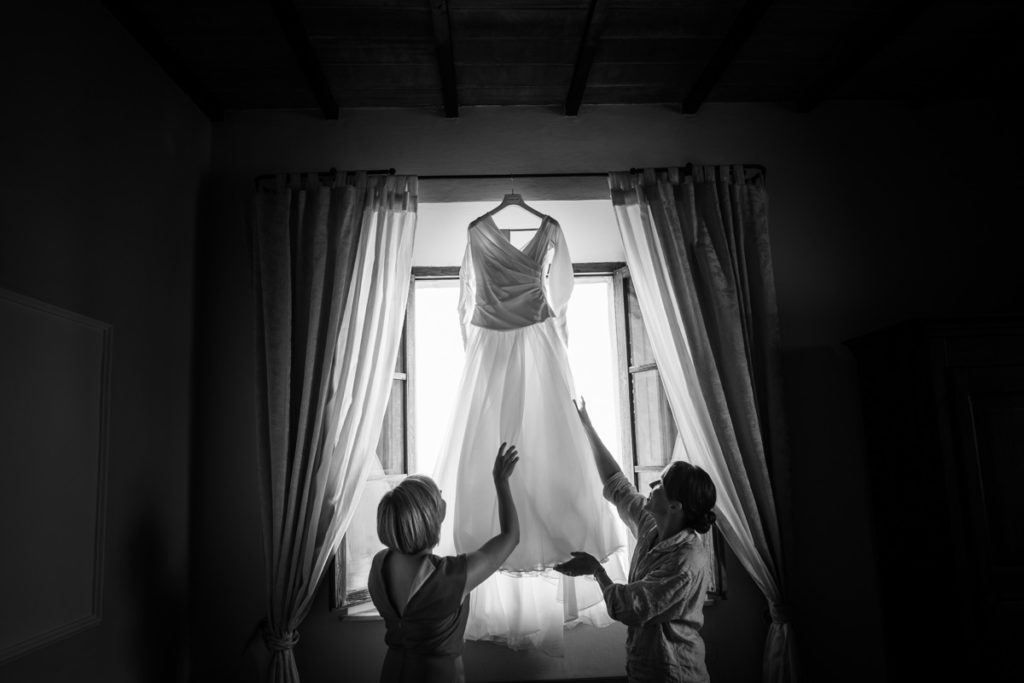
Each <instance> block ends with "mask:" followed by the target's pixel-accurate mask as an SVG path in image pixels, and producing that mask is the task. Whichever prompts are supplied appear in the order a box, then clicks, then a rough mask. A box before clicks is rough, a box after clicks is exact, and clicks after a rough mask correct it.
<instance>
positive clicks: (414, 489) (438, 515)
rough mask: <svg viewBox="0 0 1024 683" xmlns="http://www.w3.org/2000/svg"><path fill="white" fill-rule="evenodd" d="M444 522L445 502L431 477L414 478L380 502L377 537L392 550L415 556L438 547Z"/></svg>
mask: <svg viewBox="0 0 1024 683" xmlns="http://www.w3.org/2000/svg"><path fill="white" fill-rule="evenodd" d="M443 519H444V500H442V498H441V491H440V489H438V488H437V484H435V483H434V480H433V479H431V478H430V477H426V476H423V475H422V474H413V475H410V476H408V477H406V478H405V479H403V480H402V481H401V483H399V484H398V486H396V487H395V488H393V489H391V490H390V491H388V492H387V493H385V494H384V496H383V497H382V498H381V499H380V504H379V505H378V506H377V536H378V538H380V542H381V543H383V544H384V545H386V546H387V547H388V548H391V549H392V550H397V551H398V552H400V553H405V554H406V555H415V554H416V553H419V552H423V551H424V550H428V549H430V548H433V547H434V546H435V545H437V543H438V541H439V540H440V538H441V521H442V520H443Z"/></svg>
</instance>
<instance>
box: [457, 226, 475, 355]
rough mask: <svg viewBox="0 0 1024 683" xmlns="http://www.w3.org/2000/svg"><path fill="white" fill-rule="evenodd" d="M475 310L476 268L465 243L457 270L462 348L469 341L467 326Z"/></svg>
mask: <svg viewBox="0 0 1024 683" xmlns="http://www.w3.org/2000/svg"><path fill="white" fill-rule="evenodd" d="M475 308H476V268H474V267H473V251H472V248H471V245H470V244H469V242H468V241H467V242H466V253H465V254H464V255H463V257H462V267H461V268H460V269H459V325H460V326H461V328H462V347H463V348H465V347H466V344H467V343H468V340H469V325H470V323H471V322H472V321H473V311H474V309H475Z"/></svg>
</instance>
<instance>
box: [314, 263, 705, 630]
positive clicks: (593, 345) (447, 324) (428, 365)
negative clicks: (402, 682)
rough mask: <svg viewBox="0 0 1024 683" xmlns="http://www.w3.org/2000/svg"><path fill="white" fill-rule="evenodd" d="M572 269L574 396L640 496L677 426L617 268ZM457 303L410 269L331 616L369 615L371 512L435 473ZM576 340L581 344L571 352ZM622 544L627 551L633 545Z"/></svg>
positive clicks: (428, 271) (446, 272)
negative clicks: (388, 380)
mask: <svg viewBox="0 0 1024 683" xmlns="http://www.w3.org/2000/svg"><path fill="white" fill-rule="evenodd" d="M574 270H575V271H576V285H575V287H574V291H573V298H572V299H571V301H570V304H569V313H568V324H569V356H570V364H571V365H572V366H573V375H574V378H575V380H576V383H577V387H576V388H577V393H578V394H582V395H583V396H585V397H587V404H588V410H589V412H590V414H591V416H592V417H593V418H594V421H595V423H596V424H601V425H608V426H610V428H603V429H602V432H603V433H602V438H603V439H604V440H605V442H606V444H607V445H608V447H609V450H611V451H612V453H613V454H614V455H616V456H617V457H618V459H619V461H620V463H621V464H622V465H623V471H626V472H629V471H630V470H631V471H632V474H633V480H634V483H635V484H636V486H637V489H638V490H639V491H641V492H645V491H646V490H647V489H648V484H649V483H650V482H651V481H653V480H654V479H655V478H657V476H658V474H659V473H660V471H661V470H662V469H663V468H664V466H665V465H666V464H667V463H668V462H670V461H671V458H672V448H673V445H674V443H675V438H676V426H675V423H674V421H673V419H672V415H671V412H670V410H669V406H668V401H667V399H666V397H665V393H664V389H663V388H662V385H661V379H660V377H659V374H658V369H657V364H656V363H655V362H654V359H653V355H652V352H651V346H650V341H649V339H648V337H647V333H646V331H645V329H644V325H643V319H642V317H641V315H640V309H639V305H638V303H637V298H636V293H635V292H634V290H633V286H632V282H631V280H630V277H629V273H628V271H627V269H626V268H625V267H624V266H623V265H622V264H621V263H619V264H608V263H598V264H575V265H574ZM458 296H459V282H458V268H414V269H413V280H412V285H411V287H410V292H409V301H408V307H407V312H406V322H405V329H404V332H403V337H402V344H401V347H400V349H399V356H398V361H397V363H396V367H395V374H394V379H393V382H394V385H393V387H392V393H391V398H390V404H389V407H388V411H387V414H386V416H385V419H384V425H383V428H382V430H381V437H380V441H379V443H378V448H377V456H378V461H379V462H378V463H375V464H374V467H373V471H372V472H371V475H370V480H369V481H368V484H367V489H366V492H365V493H364V495H363V498H362V500H361V501H360V504H359V506H358V509H357V510H356V511H355V514H354V517H353V523H352V525H351V526H350V529H349V532H348V534H347V535H346V537H345V539H344V540H343V542H342V544H341V547H339V549H338V550H337V552H336V554H335V558H334V561H333V562H332V567H331V571H330V572H329V577H328V580H329V582H330V596H331V600H330V606H331V610H332V611H333V612H335V613H337V614H340V615H347V616H350V617H375V616H377V614H376V610H375V609H374V608H373V605H372V603H371V602H370V599H369V593H368V591H367V576H368V573H369V566H370V560H371V559H372V557H373V555H374V554H376V553H377V551H379V550H380V549H381V548H382V547H383V546H382V545H381V544H380V542H379V540H378V539H377V536H376V509H377V503H378V502H379V500H380V497H381V495H383V493H384V491H386V490H387V489H388V488H390V487H392V486H394V485H395V484H396V483H397V482H398V481H401V479H402V478H404V477H405V476H407V475H408V474H412V473H424V474H431V473H432V472H433V469H434V464H435V462H434V459H435V457H436V453H437V452H438V450H439V448H440V446H441V443H440V442H441V439H442V438H443V437H444V434H443V430H444V429H445V428H446V426H447V421H448V416H449V413H450V411H451V406H452V405H453V402H454V401H455V400H456V396H455V391H456V385H457V382H458V379H459V368H461V364H462V355H463V351H462V336H461V330H460V329H459V322H458V319H457V315H456V313H455V311H456V306H457V303H458ZM574 339H586V340H587V343H586V344H578V345H575V346H574V344H573V340H574ZM584 354H588V355H587V356H584ZM584 369H585V371H584ZM626 536H627V537H629V538H630V543H631V544H632V542H633V539H632V537H631V536H630V535H629V534H626ZM703 541H704V542H705V543H707V544H708V545H709V549H710V550H711V552H712V557H713V558H714V565H715V569H714V571H713V573H712V577H713V578H712V586H711V589H710V590H709V598H710V599H712V600H713V599H715V598H723V597H724V596H725V574H724V568H723V567H722V564H721V558H722V554H721V550H722V549H721V540H720V535H719V534H718V533H717V532H712V533H709V534H706V535H705V537H704V538H703ZM630 550H632V547H631V548H630Z"/></svg>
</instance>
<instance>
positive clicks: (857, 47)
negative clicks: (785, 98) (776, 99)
mask: <svg viewBox="0 0 1024 683" xmlns="http://www.w3.org/2000/svg"><path fill="white" fill-rule="evenodd" d="M933 4H935V0H903V1H902V2H898V3H895V6H894V7H893V8H892V13H891V14H890V15H889V20H888V21H887V22H886V23H885V24H883V25H882V26H881V27H880V30H878V31H876V32H875V33H874V34H872V35H871V36H870V37H869V38H868V40H867V41H863V42H861V41H855V40H854V41H846V43H845V48H843V47H840V48H838V50H839V52H838V53H836V54H834V55H833V60H832V66H831V67H830V68H828V69H827V70H826V71H825V72H824V73H822V74H821V76H820V77H819V78H818V79H816V80H815V81H814V82H812V83H811V85H809V86H808V87H807V88H805V89H804V91H803V94H802V95H801V96H800V97H799V99H798V100H797V102H796V108H797V109H798V110H799V111H802V112H810V111H812V110H813V109H815V108H816V107H817V106H818V105H819V104H821V103H822V102H824V101H825V100H827V99H828V98H829V97H830V96H831V95H832V93H834V92H835V91H836V90H837V89H838V88H839V87H840V86H842V85H843V84H844V83H846V82H847V81H848V80H850V79H851V78H852V77H853V76H854V75H855V74H856V73H857V72H858V71H860V70H861V69H862V68H863V67H864V65H865V64H867V63H868V62H869V61H870V60H871V59H872V58H873V57H874V56H875V55H877V54H878V53H879V52H881V51H882V49H883V48H885V46H887V45H889V44H890V43H891V42H892V41H893V40H895V39H896V38H898V37H899V36H900V35H902V34H903V33H905V32H906V30H907V29H908V28H909V27H910V25H911V24H912V23H914V21H915V20H916V19H917V17H918V16H919V15H920V14H921V12H923V11H924V10H925V9H926V8H927V7H928V6H929V5H933ZM851 45H852V46H853V47H851Z"/></svg>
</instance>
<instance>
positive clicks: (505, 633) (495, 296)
mask: <svg viewBox="0 0 1024 683" xmlns="http://www.w3.org/2000/svg"><path fill="white" fill-rule="evenodd" d="M460 281H461V295H460V303H459V315H460V319H461V323H462V328H463V336H464V341H465V346H466V355H465V365H464V367H463V374H462V377H461V380H460V385H459V391H458V394H457V395H458V396H459V401H458V403H457V405H456V408H455V411H454V415H453V416H452V419H451V422H450V423H449V427H448V431H447V436H446V438H445V439H444V440H443V441H442V444H443V445H442V449H441V452H440V453H439V457H438V466H437V469H436V471H435V477H434V478H435V480H436V481H437V483H438V486H439V487H440V488H441V490H442V492H443V494H444V496H445V498H446V499H447V500H448V505H449V518H448V519H446V520H445V523H444V524H443V525H442V536H441V538H442V542H441V545H440V546H439V548H440V549H441V550H442V551H443V552H448V551H453V552H458V553H465V552H471V551H473V550H476V549H477V548H479V547H480V546H481V545H483V543H484V542H486V541H487V540H488V539H490V538H491V537H493V536H494V535H495V534H497V533H498V510H497V497H496V495H495V492H494V484H493V481H492V476H491V470H492V467H493V464H494V456H495V453H496V452H497V449H498V446H499V445H500V444H501V443H502V442H503V441H504V442H508V443H510V444H515V445H516V447H517V448H518V450H519V454H520V460H519V463H518V465H517V466H516V470H515V472H514V473H513V475H512V478H511V480H510V486H511V490H512V495H513V497H514V499H515V503H516V509H517V512H518V516H519V528H520V543H519V545H518V546H517V547H516V549H515V550H514V551H513V553H512V554H511V555H510V556H509V558H508V560H506V562H505V564H504V565H503V566H502V568H501V570H502V573H501V574H496V575H494V576H492V577H491V578H490V579H488V580H487V581H485V582H484V583H483V584H481V586H479V587H478V588H477V589H476V590H474V592H473V600H472V602H471V612H470V620H469V630H468V634H467V637H468V638H470V639H489V640H498V641H503V642H506V643H507V644H509V645H510V646H512V647H515V648H521V647H531V646H536V647H540V648H542V649H545V650H548V651H553V652H554V653H555V654H557V653H558V652H560V651H561V647H562V642H561V637H562V636H561V631H562V625H563V623H564V622H565V621H566V620H573V619H575V618H577V616H578V614H577V611H578V610H582V609H586V608H588V607H590V606H593V605H596V604H598V603H601V594H600V591H599V590H596V583H593V582H592V581H589V580H579V581H575V582H572V580H569V582H568V583H566V582H565V581H563V580H562V579H563V577H562V576H561V575H560V574H557V572H554V571H553V570H551V569H550V568H551V567H552V566H553V565H554V564H557V563H558V562H562V561H565V560H567V559H569V558H570V557H571V555H570V553H571V552H572V551H574V550H583V551H586V552H589V553H591V554H592V555H594V556H595V557H597V558H598V559H602V560H604V559H607V558H610V557H611V556H612V555H613V554H615V553H616V552H617V551H619V552H618V555H619V557H617V558H616V559H615V562H613V564H617V565H618V567H620V568H619V569H618V570H616V567H609V574H610V575H611V576H612V577H615V576H623V577H624V574H625V553H624V552H622V550H621V549H622V548H623V547H624V546H625V537H624V533H623V530H622V528H621V526H620V525H619V524H618V523H617V521H616V518H615V513H614V510H613V509H612V508H611V506H610V505H608V503H607V502H605V500H604V499H603V496H602V494H601V490H602V487H601V481H600V478H599V476H598V474H597V469H596V467H595V466H594V459H593V453H592V451H591V448H590V444H589V442H588V440H587V436H586V433H585V431H584V429H583V425H582V424H581V422H580V420H579V416H578V415H577V413H576V408H575V407H574V406H573V403H572V398H573V396H574V388H573V378H572V373H571V371H570V369H569V360H568V351H567V348H566V345H567V341H568V340H567V333H566V318H565V316H566V308H567V304H568V301H569V295H570V294H571V293H572V288H573V272H572V261H571V259H570V257H569V250H568V248H567V246H566V244H565V238H564V236H563V234H562V230H561V227H560V226H559V224H558V222H557V221H556V220H554V219H553V218H551V217H550V216H545V218H544V219H543V220H542V222H541V225H540V227H539V229H538V230H537V232H536V233H535V234H534V235H533V237H532V238H531V240H530V241H529V242H528V243H527V244H526V245H525V246H524V247H523V248H522V249H521V250H520V249H517V248H516V247H515V246H513V245H512V244H511V243H510V242H509V241H508V240H507V239H506V238H505V237H504V235H503V234H502V233H501V231H500V230H499V229H498V227H497V226H496V225H495V223H494V221H493V219H491V218H490V217H489V216H485V217H483V218H481V219H478V220H477V221H475V222H474V223H473V224H472V225H471V226H470V229H469V231H468V244H467V247H466V252H465V256H464V258H463V263H462V269H461V271H460ZM588 581H589V583H590V584H593V585H588V583H587V582H588ZM567 592H571V595H569V594H567ZM567 605H568V608H567V609H566V606H567ZM602 611H603V609H602ZM606 618H607V617H606V615H605V616H604V617H601V616H598V617H597V621H603V620H604V619H606ZM609 621H610V620H609ZM590 623H597V622H593V621H592V622H590ZM606 623H608V622H604V623H600V624H599V625H605V624H606Z"/></svg>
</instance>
